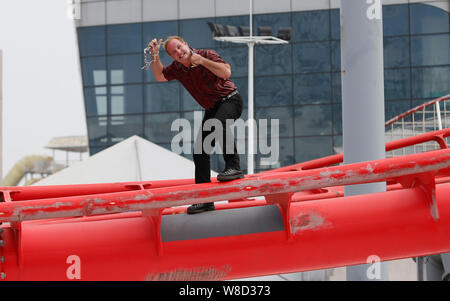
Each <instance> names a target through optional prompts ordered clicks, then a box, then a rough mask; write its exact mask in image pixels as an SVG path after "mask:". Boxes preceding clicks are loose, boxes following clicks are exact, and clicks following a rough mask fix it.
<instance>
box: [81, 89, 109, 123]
mask: <svg viewBox="0 0 450 301" xmlns="http://www.w3.org/2000/svg"><path fill="white" fill-rule="evenodd" d="M84 100H85V103H86V113H87V116H96V115H106V114H107V106H106V105H107V95H106V87H95V88H85V89H84Z"/></svg>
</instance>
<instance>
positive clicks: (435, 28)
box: [410, 1, 449, 34]
mask: <svg viewBox="0 0 450 301" xmlns="http://www.w3.org/2000/svg"><path fill="white" fill-rule="evenodd" d="M445 2H447V1H445ZM445 2H436V3H434V4H435V5H436V4H442V5H448V4H447V3H445ZM410 11H411V14H410V16H411V33H412V34H421V33H437V32H448V31H449V25H448V23H449V21H448V20H449V17H448V16H449V14H448V12H446V11H445V10H443V9H441V8H439V7H436V6H434V5H427V4H422V3H415V4H410Z"/></svg>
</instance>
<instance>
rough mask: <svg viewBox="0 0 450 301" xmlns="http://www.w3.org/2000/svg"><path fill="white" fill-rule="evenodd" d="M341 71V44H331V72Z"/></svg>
mask: <svg viewBox="0 0 450 301" xmlns="http://www.w3.org/2000/svg"><path fill="white" fill-rule="evenodd" d="M340 70H341V42H340V41H332V42H331V71H340Z"/></svg>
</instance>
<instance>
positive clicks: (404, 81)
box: [384, 69, 411, 99]
mask: <svg viewBox="0 0 450 301" xmlns="http://www.w3.org/2000/svg"><path fill="white" fill-rule="evenodd" d="M384 95H385V98H386V99H409V98H410V96H411V80H410V71H409V69H386V70H384Z"/></svg>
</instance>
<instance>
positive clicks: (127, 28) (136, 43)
mask: <svg viewBox="0 0 450 301" xmlns="http://www.w3.org/2000/svg"><path fill="white" fill-rule="evenodd" d="M141 29H142V27H141V23H136V24H119V25H108V27H107V37H108V41H107V43H108V53H109V54H120V53H130V52H139V53H142V52H143V50H144V49H143V48H142V30H141Z"/></svg>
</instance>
